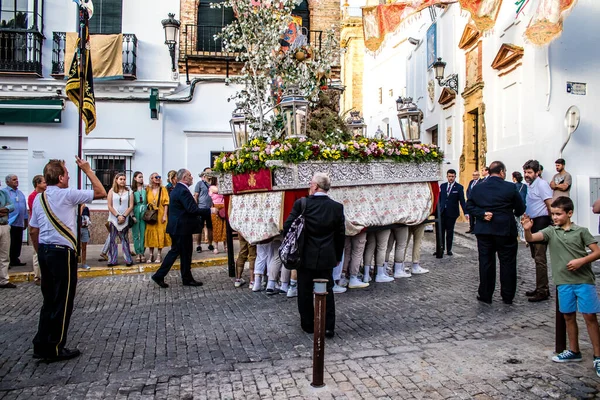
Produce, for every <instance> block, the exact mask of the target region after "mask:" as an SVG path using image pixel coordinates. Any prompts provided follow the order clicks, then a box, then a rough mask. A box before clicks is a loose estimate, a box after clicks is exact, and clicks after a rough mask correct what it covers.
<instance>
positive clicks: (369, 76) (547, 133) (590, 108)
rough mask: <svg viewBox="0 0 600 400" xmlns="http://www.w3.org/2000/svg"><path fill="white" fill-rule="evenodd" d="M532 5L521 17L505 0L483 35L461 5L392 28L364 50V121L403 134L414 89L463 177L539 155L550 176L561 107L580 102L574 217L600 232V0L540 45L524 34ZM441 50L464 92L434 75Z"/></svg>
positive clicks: (567, 155) (435, 136)
mask: <svg viewBox="0 0 600 400" xmlns="http://www.w3.org/2000/svg"><path fill="white" fill-rule="evenodd" d="M534 3H535V2H534ZM533 11H535V9H534V7H533V5H531V6H530V7H526V8H524V9H523V10H522V12H521V13H519V14H518V15H517V7H516V6H515V5H514V4H513V2H503V4H502V6H501V8H500V10H499V13H498V17H497V20H496V23H495V27H494V29H493V30H491V31H489V32H487V33H486V34H484V35H482V34H480V33H479V32H478V31H477V29H476V28H475V27H474V25H472V23H471V22H470V18H469V15H468V13H466V12H464V11H462V10H461V9H460V7H459V5H458V4H454V5H451V6H449V7H447V8H446V9H438V10H437V16H435V17H434V18H431V17H430V15H429V14H428V13H425V12H423V13H422V14H423V15H421V17H420V18H418V19H416V20H414V21H413V22H411V23H410V24H405V25H406V26H404V27H402V29H401V30H400V31H398V32H397V33H396V34H394V35H390V37H388V38H387V39H386V42H385V44H384V47H383V48H382V49H381V50H380V52H379V53H378V54H377V55H375V56H372V55H366V56H365V73H364V75H365V78H364V87H365V88H368V89H365V91H364V110H365V120H366V121H367V123H369V124H370V127H369V132H370V133H373V132H374V129H376V126H377V125H381V126H382V127H381V128H382V130H384V131H385V128H384V127H383V125H384V124H385V123H386V121H390V125H391V126H393V127H392V128H391V130H392V134H393V135H394V136H399V135H398V133H399V126H398V122H397V117H396V112H395V99H396V98H397V97H398V95H402V96H410V97H412V98H413V99H414V100H415V102H416V103H417V104H418V105H419V107H420V108H421V110H423V113H424V119H423V125H422V131H423V132H424V134H423V135H422V140H423V141H424V142H431V141H433V142H437V144H438V145H440V146H441V148H442V149H443V150H444V152H445V155H446V163H445V165H444V168H445V169H446V170H447V169H449V168H453V169H455V170H457V172H458V174H459V179H460V181H461V183H463V184H465V183H467V182H468V181H469V180H470V179H471V174H472V172H473V171H474V170H475V169H480V168H482V167H483V166H485V165H489V163H490V162H492V161H495V160H500V161H503V162H504V163H505V164H506V166H507V175H508V179H510V174H511V173H512V171H521V172H522V165H523V164H524V163H525V161H527V160H529V159H537V160H539V161H540V163H541V164H542V165H544V167H545V169H544V175H543V177H544V179H546V180H550V179H551V178H552V176H553V175H554V174H555V173H556V171H555V168H554V161H555V160H556V159H557V158H559V156H560V149H561V147H562V146H563V144H564V143H565V141H566V139H567V129H566V127H565V114H566V113H567V110H568V109H569V108H570V107H571V106H577V107H578V109H579V110H580V114H581V122H580V124H579V127H578V129H577V130H576V132H575V133H573V135H572V137H571V139H570V141H569V143H568V144H567V146H566V147H565V149H564V151H563V153H562V157H563V158H564V159H565V160H566V170H567V171H568V172H570V173H571V174H572V176H573V187H572V190H571V197H572V199H573V200H574V202H575V208H576V212H575V220H576V222H577V223H578V224H580V225H583V226H586V227H588V228H590V229H591V230H592V232H593V233H598V218H597V216H594V215H593V214H592V212H591V205H592V202H593V201H594V200H595V199H596V198H598V197H599V196H600V193H599V192H598V181H599V180H598V177H600V163H599V162H598V161H597V160H598V159H599V157H600V146H599V145H600V137H599V136H598V135H597V132H598V128H599V125H600V122H599V121H598V120H597V118H596V115H595V108H596V107H595V105H596V104H598V102H599V101H600V93H599V92H598V91H597V90H595V88H597V87H598V86H599V85H600V77H599V75H598V74H597V73H596V71H597V70H598V68H599V67H600V54H598V52H596V51H594V50H592V49H595V48H597V47H598V44H597V38H598V37H600V25H598V23H597V21H598V20H599V18H600V3H598V2H596V1H593V0H580V1H579V2H578V3H577V5H576V6H575V7H574V8H573V10H572V12H571V14H570V15H569V16H568V17H567V18H566V19H565V22H564V26H563V32H562V35H561V36H560V37H559V38H558V39H556V40H554V41H553V42H552V43H551V44H549V45H547V46H544V47H537V46H533V45H531V44H529V43H528V42H527V41H526V40H525V38H524V32H525V29H526V27H527V24H528V23H529V20H530V19H531V16H532V13H533ZM409 37H411V38H412V39H411V40H410V41H409V40H408V38H409ZM437 57H441V58H442V59H443V61H444V62H446V68H445V77H448V76H449V75H451V74H456V75H457V77H458V93H456V92H454V91H452V90H449V89H448V88H441V87H440V85H439V83H438V82H437V81H436V79H435V71H434V68H432V67H431V64H432V61H435V59H436V58H437ZM396 91H398V93H396ZM392 92H393V95H392ZM391 121H393V123H392V122H391Z"/></svg>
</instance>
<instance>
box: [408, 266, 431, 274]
mask: <svg viewBox="0 0 600 400" xmlns="http://www.w3.org/2000/svg"><path fill="white" fill-rule="evenodd" d="M428 272H429V270H428V269H425V268H421V266H420V265H419V264H413V266H412V273H413V274H415V275H419V274H426V273H428Z"/></svg>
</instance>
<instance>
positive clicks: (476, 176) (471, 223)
mask: <svg viewBox="0 0 600 400" xmlns="http://www.w3.org/2000/svg"><path fill="white" fill-rule="evenodd" d="M478 183H480V182H479V171H477V170H475V171H473V179H471V182H469V184H468V185H467V200H469V199H470V198H471V191H472V190H473V188H474V187H475V185H477V184H478ZM474 226H475V218H469V230H468V231H467V233H473V227H474Z"/></svg>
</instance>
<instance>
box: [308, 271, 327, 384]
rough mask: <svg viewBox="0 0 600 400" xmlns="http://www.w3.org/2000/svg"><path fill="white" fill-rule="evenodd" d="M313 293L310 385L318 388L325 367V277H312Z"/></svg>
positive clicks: (321, 381)
mask: <svg viewBox="0 0 600 400" xmlns="http://www.w3.org/2000/svg"><path fill="white" fill-rule="evenodd" d="M313 282H314V289H313V290H314V291H313V293H314V294H315V320H314V325H315V332H314V344H313V378H312V383H311V384H310V386H312V387H315V388H320V387H323V386H325V383H323V369H324V367H325V305H326V302H327V282H328V281H327V279H314V280H313Z"/></svg>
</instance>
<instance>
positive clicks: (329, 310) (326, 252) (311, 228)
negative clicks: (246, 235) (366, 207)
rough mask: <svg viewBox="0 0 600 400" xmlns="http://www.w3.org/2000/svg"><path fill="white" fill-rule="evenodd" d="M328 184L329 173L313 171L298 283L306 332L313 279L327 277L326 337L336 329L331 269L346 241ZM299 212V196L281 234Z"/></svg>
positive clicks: (310, 318)
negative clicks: (314, 172)
mask: <svg viewBox="0 0 600 400" xmlns="http://www.w3.org/2000/svg"><path fill="white" fill-rule="evenodd" d="M330 187H331V181H330V179H329V176H327V175H326V174H323V173H316V174H315V175H314V176H313V178H312V180H311V181H310V189H309V196H308V197H307V198H306V205H305V209H304V233H303V236H304V246H303V248H302V257H301V265H300V267H299V268H298V283H297V286H298V311H299V312H300V325H301V327H302V329H303V330H304V331H305V332H307V333H313V331H314V307H313V279H327V300H326V311H325V336H326V337H329V338H331V337H333V336H334V329H335V302H334V299H333V268H334V267H335V266H336V265H337V264H338V263H339V262H340V261H341V260H342V253H343V252H344V240H345V236H344V235H345V226H344V206H343V205H342V204H340V203H338V202H336V201H333V200H331V199H330V198H329V196H327V192H328V191H329V188H330ZM301 214H302V201H301V199H300V200H296V202H295V203H294V207H293V208H292V212H291V213H290V216H289V217H288V219H287V220H286V221H285V224H284V225H283V230H284V236H285V235H286V234H287V231H288V230H289V229H290V226H291V225H292V222H294V220H295V219H296V218H297V217H298V216H299V215H301Z"/></svg>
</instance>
